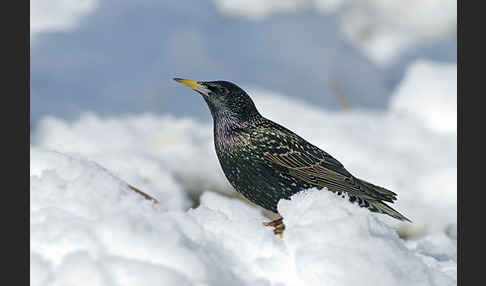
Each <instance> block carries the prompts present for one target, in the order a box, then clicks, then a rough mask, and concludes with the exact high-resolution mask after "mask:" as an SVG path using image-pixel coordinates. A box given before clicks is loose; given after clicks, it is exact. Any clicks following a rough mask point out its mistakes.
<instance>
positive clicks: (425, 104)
mask: <svg viewBox="0 0 486 286" xmlns="http://www.w3.org/2000/svg"><path fill="white" fill-rule="evenodd" d="M391 108H392V109H393V110H396V111H397V112H403V113H408V114H413V115H415V116H416V117H417V120H419V121H421V122H423V123H424V125H425V126H427V127H429V128H431V129H433V130H436V131H439V132H443V133H450V134H457V64H455V63H454V64H452V63H437V62H432V61H425V60H418V61H415V62H413V63H412V64H411V65H410V66H409V67H408V69H407V71H406V74H405V77H404V79H403V80H402V82H401V83H400V84H399V85H398V87H397V88H396V91H395V95H394V96H393V97H392V99H391Z"/></svg>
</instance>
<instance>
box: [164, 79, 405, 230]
mask: <svg viewBox="0 0 486 286" xmlns="http://www.w3.org/2000/svg"><path fill="white" fill-rule="evenodd" d="M174 80H176V81H178V82H179V83H182V84H184V85H187V86H189V87H191V88H192V89H193V90H195V91H197V92H198V93H200V94H201V95H202V97H203V98H204V100H205V101H206V103H207V104H208V106H209V109H210V111H211V115H212V117H213V128H214V145H215V149H216V154H217V156H218V159H219V162H220V164H221V167H222V169H223V172H224V174H225V175H226V178H227V179H228V181H229V182H230V183H231V185H232V186H233V187H234V188H235V189H236V191H238V192H239V193H241V194H242V195H243V196H244V197H246V198H247V199H248V200H250V201H251V202H253V203H255V204H257V205H259V206H261V207H263V208H265V209H267V210H270V211H272V212H274V213H277V214H278V210H277V204H278V201H279V200H280V199H289V198H290V197H291V196H292V195H293V194H295V193H297V192H299V191H302V190H305V189H309V188H317V189H322V188H324V187H326V188H327V190H328V191H331V192H334V193H337V195H339V196H342V197H347V198H348V199H349V201H350V202H352V203H356V204H358V205H359V206H360V207H365V208H367V209H369V210H370V211H372V212H378V213H384V214H387V215H389V216H391V217H393V218H396V219H398V220H402V221H409V222H410V220H409V219H407V218H406V217H404V216H403V215H401V214H400V213H399V212H397V211H396V210H394V209H393V208H391V207H390V206H388V205H387V204H385V202H389V203H393V201H394V200H396V194H395V193H394V192H392V191H389V190H387V189H385V188H383V187H379V186H376V185H373V184H371V183H369V182H367V181H364V180H362V179H358V178H356V177H355V176H353V175H352V174H351V173H349V172H348V171H347V170H346V169H345V168H344V166H343V165H342V164H341V163H340V162H339V161H338V160H336V159H334V158H333V157H332V156H331V155H329V154H328V153H327V152H325V151H323V150H321V149H319V148H318V147H316V146H314V145H312V144H311V143H309V142H307V141H306V140H305V139H303V138H302V137H300V136H299V135H297V134H295V133H294V132H292V131H290V130H289V129H287V128H285V127H283V126H281V125H279V124H277V123H275V122H273V121H271V120H269V119H266V118H265V117H263V116H262V115H260V113H259V112H258V110H257V109H256V107H255V104H254V103H253V101H252V100H251V98H250V96H249V95H248V94H247V93H246V92H245V91H244V90H242V89H241V88H240V87H238V86H237V85H235V84H233V83H231V82H228V81H193V80H187V79H180V78H175V79H174ZM264 225H266V226H273V227H275V230H274V233H275V234H278V235H280V236H281V237H282V233H283V230H284V228H285V227H284V224H283V218H282V217H280V218H279V219H277V220H274V221H272V222H268V223H264Z"/></svg>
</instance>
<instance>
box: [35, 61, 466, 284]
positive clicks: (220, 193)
mask: <svg viewBox="0 0 486 286" xmlns="http://www.w3.org/2000/svg"><path fill="white" fill-rule="evenodd" d="M454 71H455V65H453V64H440V65H439V64H437V63H434V62H425V61H418V62H416V63H414V64H412V65H411V66H410V68H409V71H408V72H407V76H406V77H405V79H404V80H403V82H402V83H401V84H400V85H399V87H398V88H397V89H396V91H395V92H394V94H393V101H392V103H391V104H390V109H389V110H387V111H383V112H381V111H380V112H378V111H369V110H356V109H352V110H348V111H340V112H337V111H333V112H331V111H328V110H325V109H321V108H318V107H315V106H310V105H309V104H307V103H306V102H303V101H299V100H296V99H290V98H288V97H286V96H285V95H282V94H276V93H273V92H271V91H265V90H263V89H261V88H258V87H249V88H246V89H247V90H248V91H249V93H250V94H251V95H252V97H253V99H254V101H255V104H256V105H257V107H258V108H259V110H260V111H261V113H262V114H263V115H265V116H267V117H268V118H270V119H272V120H275V121H276V122H279V123H281V124H283V125H285V126H287V127H288V128H290V129H292V130H294V131H295V132H297V133H298V134H299V135H301V136H302V137H304V138H306V139H307V140H308V141H310V142H312V143H314V144H315V145H317V146H319V147H321V148H322V149H324V150H326V151H327V152H329V153H330V154H332V155H333V156H334V157H336V158H337V159H338V160H340V161H341V162H342V163H343V164H344V165H345V166H346V168H347V169H348V170H349V171H350V172H351V173H353V174H354V175H356V176H357V177H360V178H363V179H366V180H367V181H370V182H373V183H375V184H378V185H382V186H384V187H387V188H389V189H391V190H393V191H394V192H396V193H397V194H398V201H397V202H396V203H395V204H393V207H394V208H396V209H397V210H398V211H400V212H401V213H403V214H404V215H405V216H407V217H409V218H410V219H411V220H412V221H413V224H407V223H402V222H398V221H396V220H393V219H392V218H389V217H387V216H384V215H380V214H375V213H370V212H369V211H367V210H365V209H361V208H358V207H356V206H355V205H352V204H349V202H347V201H346V200H343V199H341V198H338V197H336V196H335V195H333V194H332V193H330V192H324V191H317V190H309V191H307V192H303V193H299V194H296V195H294V196H293V197H292V199H291V200H288V201H286V200H283V201H280V203H279V206H278V208H279V212H280V213H281V214H282V215H283V217H284V222H285V225H286V229H285V232H284V238H283V239H280V238H279V237H277V236H275V235H274V234H273V231H272V229H271V228H268V227H264V226H263V225H262V222H263V221H268V218H266V217H265V216H264V214H263V213H262V212H261V210H260V209H258V208H255V207H253V206H251V205H249V204H247V203H245V202H244V201H242V200H239V199H237V198H233V197H229V196H228V195H230V194H234V191H232V189H231V188H230V187H229V185H228V183H227V181H226V179H225V178H224V176H223V174H222V172H221V169H220V167H219V165H218V162H217V158H216V155H215V152H214V147H213V142H212V127H211V125H210V124H209V123H202V122H198V121H196V120H193V119H189V118H178V117H172V116H169V115H154V114H134V115H130V116H112V117H101V116H98V115H96V114H94V113H86V114H84V115H83V116H81V117H80V118H79V119H77V120H75V121H72V122H68V121H65V120H62V119H59V118H55V117H46V118H44V119H43V120H42V121H41V122H40V124H39V126H38V128H37V129H36V130H35V132H34V134H33V137H32V140H31V142H32V144H33V145H32V146H31V150H30V152H31V154H30V158H31V165H30V173H31V177H30V186H31V187H30V200H31V201H30V206H31V207H30V223H31V225H30V232H31V240H30V249H31V257H30V258H31V259H30V260H31V267H30V268H31V269H30V271H31V284H32V285H81V284H83V285H86V284H89V285H154V284H162V285H357V284H360V285H456V284H457V274H456V271H457V247H456V239H457V234H456V233H457V214H456V212H455V211H456V203H457V198H456V192H457V188H456V180H457V176H456V172H457V166H456V165H457V158H456V149H457V145H456V144H457V141H456V138H457V134H456V133H457V132H456V128H455V127H453V126H450V124H452V123H451V122H452V120H450V121H446V120H447V119H444V115H445V116H446V117H447V115H450V116H453V115H455V113H454V114H449V112H451V113H452V111H451V110H452V109H453V108H451V107H452V106H454V104H455V103H454V101H453V100H452V97H455V94H456V91H455V86H454V84H453V83H452V82H453V81H455V78H456V75H455V74H456V72H454ZM439 83H445V84H446V86H443V85H441V84H439ZM419 87H422V88H423V90H422V89H420V88H419ZM188 92H190V91H188ZM420 94H422V98H425V96H423V95H425V94H427V95H430V96H431V97H432V98H431V99H430V100H431V101H430V102H435V103H437V104H423V105H422V106H419V107H416V106H418V105H417V102H419V101H420V100H421V98H420ZM196 100H198V98H197V97H196ZM200 100H202V99H200ZM427 110H430V111H431V112H430V113H429V112H427ZM440 110H445V111H443V112H435V111H440ZM296 114H298V116H296ZM424 114H425V115H426V116H427V117H426V119H424V118H425V117H423V116H424ZM441 118H442V119H441ZM128 184H130V185H133V186H136V187H137V188H139V189H141V190H143V191H144V192H146V193H148V194H150V195H152V196H154V197H155V198H157V199H158V201H159V203H158V204H153V203H152V202H150V201H147V200H145V199H144V198H143V197H142V196H140V195H138V194H136V193H134V192H132V191H131V190H130V189H129V188H128ZM198 196H200V197H199V204H198V205H197V206H195V202H194V201H193V198H194V197H198ZM191 206H194V207H191ZM397 232H398V233H397ZM398 234H400V235H401V236H403V237H406V238H407V239H406V240H404V239H402V238H400V236H399V235H398Z"/></svg>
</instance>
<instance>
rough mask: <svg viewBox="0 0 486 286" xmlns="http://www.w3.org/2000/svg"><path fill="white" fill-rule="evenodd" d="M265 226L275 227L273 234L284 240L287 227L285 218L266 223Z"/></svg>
mask: <svg viewBox="0 0 486 286" xmlns="http://www.w3.org/2000/svg"><path fill="white" fill-rule="evenodd" d="M263 225H264V226H273V227H275V229H274V230H273V233H274V234H275V235H278V236H280V238H283V232H284V230H285V225H284V223H283V217H281V218H279V219H276V220H273V221H270V222H264V223H263Z"/></svg>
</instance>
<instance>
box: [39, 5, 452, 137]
mask: <svg viewBox="0 0 486 286" xmlns="http://www.w3.org/2000/svg"><path fill="white" fill-rule="evenodd" d="M456 11H457V10H456V1H449V0H447V1H438V0H409V1H405V2H404V1H379V0H365V1H351V0H258V1H257V0H246V1H245V0H197V1H196V0H195V1H164V0H157V1H156V0H140V1H125V0H117V1H113V0H82V1H80V0H65V1H57V0H42V1H40V0H33V1H31V50H30V52H31V58H30V60H31V75H30V80H31V81H30V83H31V85H30V92H31V94H30V96H31V122H30V123H31V127H32V129H35V127H36V124H37V123H38V121H39V119H40V118H41V117H42V116H45V115H53V116H57V117H60V118H65V119H69V120H72V119H75V118H77V117H78V116H79V114H80V113H81V112H83V111H87V110H90V111H94V112H96V113H98V114H101V115H118V114H128V113H130V114H133V113H140V112H154V113H170V114H173V115H177V116H191V117H196V118H199V119H202V120H204V121H209V120H210V117H209V113H208V112H207V108H206V106H205V103H204V102H203V101H201V100H197V99H195V98H194V97H193V96H189V95H188V91H187V90H185V89H183V88H181V87H180V86H177V84H176V83H175V82H173V81H172V78H173V77H176V76H177V77H185V78H190V79H195V80H229V81H233V82H236V83H238V84H239V85H240V86H242V87H251V86H255V87H262V88H265V89H268V90H272V91H275V92H279V93H284V94H285V95H286V96H289V97H293V98H298V99H299V100H303V101H306V102H308V103H310V104H312V105H316V106H320V107H323V108H326V109H329V110H336V109H339V108H341V107H343V106H345V107H346V106H352V107H357V108H367V109H377V110H383V109H386V108H387V107H388V106H389V103H390V98H391V94H392V91H393V90H394V89H395V88H396V86H397V85H398V84H399V83H400V81H401V80H402V79H403V77H404V74H405V71H406V68H407V67H408V66H409V64H410V63H412V62H413V61H415V60H417V59H426V60H433V61H436V62H447V63H456V62H457V38H456V14H457V12H456Z"/></svg>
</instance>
